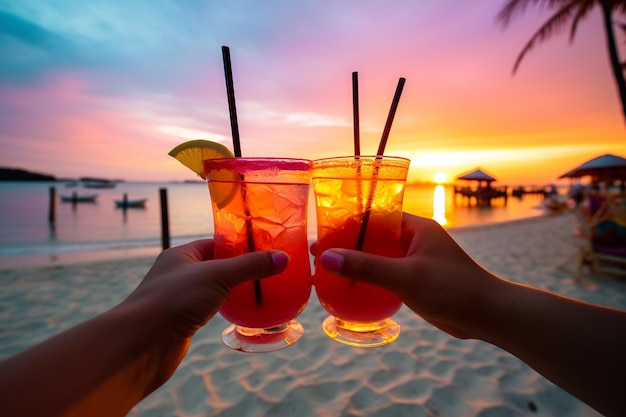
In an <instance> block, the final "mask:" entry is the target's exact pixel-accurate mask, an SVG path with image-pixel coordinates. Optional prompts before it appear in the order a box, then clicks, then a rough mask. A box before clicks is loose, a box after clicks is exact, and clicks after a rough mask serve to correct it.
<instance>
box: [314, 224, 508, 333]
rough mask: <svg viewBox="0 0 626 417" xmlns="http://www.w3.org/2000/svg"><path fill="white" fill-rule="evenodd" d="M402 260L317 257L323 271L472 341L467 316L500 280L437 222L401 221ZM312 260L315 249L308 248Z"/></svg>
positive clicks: (354, 254) (335, 252) (351, 253)
mask: <svg viewBox="0 0 626 417" xmlns="http://www.w3.org/2000/svg"><path fill="white" fill-rule="evenodd" d="M402 245H403V250H404V252H405V257H404V258H386V257H382V256H377V255H372V254H367V253H364V252H358V251H355V250H349V249H330V250H327V251H325V252H324V253H323V254H321V256H320V262H321V264H322V266H323V267H324V268H326V269H327V270H329V271H331V272H335V273H337V274H339V275H341V276H343V277H345V278H348V279H352V280H355V281H362V282H366V283H369V284H372V285H376V286H379V287H382V288H385V289H387V290H389V291H391V292H392V293H394V294H396V295H397V296H399V297H400V298H401V299H402V301H403V302H404V303H405V304H406V305H407V306H408V307H409V308H411V309H412V310H413V311H415V312H416V313H417V314H419V315H420V316H422V317H423V318H424V319H426V320H427V321H429V322H430V323H432V324H433V325H435V326H437V327H439V328H440V329H442V330H444V331H446V332H448V333H450V334H452V335H453V336H456V337H461V338H470V337H474V336H473V335H472V334H471V330H470V329H471V326H470V324H471V323H470V322H469V319H470V318H471V316H472V314H471V312H472V311H474V310H475V309H477V308H479V306H480V305H481V297H482V296H483V294H485V293H486V292H488V291H489V288H490V287H491V286H493V285H496V284H497V283H498V282H499V281H500V280H499V279H498V278H496V277H495V276H493V275H492V274H490V273H489V272H487V271H485V270H484V269H483V268H482V267H480V266H479V265H478V264H476V262H474V261H473V260H472V259H471V258H470V257H469V256H468V255H467V254H466V253H465V252H464V251H463V249H462V248H461V247H460V246H459V245H458V244H457V243H456V242H455V241H454V240H453V239H452V237H451V236H450V235H449V234H448V233H447V232H446V231H445V230H444V229H443V228H442V227H441V226H440V225H439V224H438V223H436V222H435V221H433V220H430V219H425V218H421V217H417V216H413V215H410V214H407V213H404V214H403V218H402ZM311 252H312V253H313V254H316V252H317V245H315V244H314V245H313V246H312V247H311Z"/></svg>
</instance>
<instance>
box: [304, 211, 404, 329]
mask: <svg viewBox="0 0 626 417" xmlns="http://www.w3.org/2000/svg"><path fill="white" fill-rule="evenodd" d="M400 215H401V213H399V212H398V213H397V215H395V214H392V215H390V214H388V213H386V214H385V215H384V216H376V215H375V214H372V216H371V217H370V219H369V223H368V225H367V232H366V235H365V240H364V243H363V251H364V252H367V253H373V254H377V255H383V256H387V257H392V258H400V257H402V256H403V255H404V254H403V253H402V247H401V243H400V236H399V234H398V233H394V232H392V231H391V230H392V228H391V226H390V224H392V223H393V222H397V221H398V219H397V216H400ZM390 222H391V223H390ZM360 228H361V222H360V217H358V218H357V219H354V218H351V219H349V220H347V221H346V222H345V223H344V224H343V225H342V227H341V228H339V229H337V230H333V229H329V228H324V229H320V235H321V236H320V237H319V252H318V254H320V255H321V254H322V252H324V251H325V250H326V249H329V248H347V249H354V248H355V247H356V242H357V239H358V235H359V230H360ZM395 229H398V228H395ZM314 281H315V291H316V293H317V297H318V299H319V300H320V303H321V304H322V306H323V307H324V309H326V311H328V312H329V313H330V314H331V315H333V316H335V317H338V318H340V319H342V320H346V321H354V322H374V321H379V320H383V319H386V318H389V317H391V316H392V315H393V314H394V313H396V312H397V311H398V310H399V309H400V306H401V305H402V301H401V300H400V299H399V298H398V297H396V296H395V295H394V294H392V293H390V292H389V291H386V290H384V289H382V288H379V287H375V286H373V285H369V284H363V283H360V282H356V281H352V280H348V279H345V278H342V277H339V276H337V275H335V274H332V273H329V272H327V271H326V270H325V269H324V268H323V267H322V266H321V265H320V263H319V259H318V258H316V259H315V279H314Z"/></svg>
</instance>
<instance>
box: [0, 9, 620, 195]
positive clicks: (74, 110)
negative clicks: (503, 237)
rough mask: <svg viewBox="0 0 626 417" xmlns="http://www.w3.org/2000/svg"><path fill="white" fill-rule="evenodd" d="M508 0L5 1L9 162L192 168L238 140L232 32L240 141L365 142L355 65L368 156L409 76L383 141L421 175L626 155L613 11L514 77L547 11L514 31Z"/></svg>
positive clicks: (0, 21)
mask: <svg viewBox="0 0 626 417" xmlns="http://www.w3.org/2000/svg"><path fill="white" fill-rule="evenodd" d="M504 4H505V0H475V1H471V2H464V1H453V0H420V1H397V2H382V1H374V0H359V1H356V0H355V1H352V0H351V1H327V0H320V1H315V2H295V1H288V0H268V1H255V0H229V1H223V2H218V1H208V0H204V1H202V0H189V1H178V0H169V1H165V0H137V1H126V0H125V1H121V0H90V1H79V0H75V1H70V0H65V1H61V0H59V1H45V2H44V1H40V0H20V1H0V51H1V52H0V166H5V167H7V166H8V167H16V168H23V169H28V170H33V171H38V172H44V173H49V174H52V175H55V176H57V177H79V176H87V175H91V176H100V177H108V178H122V179H126V180H128V181H136V180H137V181H170V180H185V179H193V178H194V174H192V173H191V172H190V171H188V170H187V169H186V168H184V167H183V166H182V165H180V164H179V163H178V162H177V161H175V160H174V159H172V158H171V157H169V156H167V152H168V151H169V150H170V149H171V148H173V147H174V146H175V145H177V144H178V143H180V142H183V141H185V140H189V139H198V138H203V139H210V140H216V141H219V142H222V143H224V144H225V145H227V146H228V147H230V148H231V149H232V144H231V138H230V125H229V116H228V104H227V99H226V89H225V83H224V71H223V64H222V54H221V46H222V45H228V46H229V47H230V49H231V56H232V62H233V73H234V82H235V92H236V98H237V106H238V118H239V128H240V132H241V140H242V151H243V154H244V156H284V157H305V158H310V159H315V158H322V157H329V156H339V155H348V154H351V153H352V152H353V145H352V131H353V130H352V129H353V127H352V103H351V100H352V91H351V73H352V72H353V71H358V72H359V83H360V107H361V114H360V118H361V135H362V145H361V148H362V149H361V152H362V153H363V154H367V153H370V154H371V153H375V151H376V149H377V147H378V141H379V139H380V136H381V133H382V130H383V127H384V123H385V119H386V117H387V112H388V110H389V106H390V103H391V99H392V97H393V93H394V90H395V88H396V84H397V82H398V78H399V77H405V78H406V79H407V81H406V85H405V88H404V92H403V95H402V99H401V101H400V106H399V108H398V112H397V114H396V118H395V121H394V125H393V128H392V130H391V135H390V137H389V143H388V145H387V149H386V154H389V155H398V156H405V157H408V158H410V159H411V161H412V164H411V170H410V178H411V179H412V180H424V181H432V180H433V178H434V176H435V174H437V173H441V174H445V175H447V177H448V179H449V180H452V179H454V178H455V177H456V176H457V175H459V174H462V173H464V172H466V171H470V170H472V169H474V168H475V167H478V166H480V167H482V168H484V169H485V170H487V171H488V172H490V173H491V174H493V175H494V176H495V177H497V179H498V183H499V184H512V185H514V184H529V185H530V184H547V183H551V182H555V181H556V178H557V177H558V176H559V175H560V174H562V173H564V172H566V171H568V170H569V169H570V168H573V167H574V166H576V165H578V164H579V163H582V162H584V161H586V160H587V159H590V158H592V157H594V156H597V155H600V154H604V153H615V154H618V155H622V156H626V129H625V122H624V118H623V116H622V113H621V107H620V102H619V97H618V94H617V90H616V88H615V83H614V81H613V78H612V74H611V71H610V66H609V58H608V54H607V51H606V47H605V39H604V30H603V27H602V23H601V15H600V13H599V12H598V11H596V12H595V13H593V14H592V15H591V16H589V17H588V18H587V19H586V20H585V21H584V22H583V24H581V25H580V27H579V30H578V33H577V36H576V38H575V40H574V42H573V43H572V44H570V43H569V41H568V33H567V32H564V33H561V34H559V35H558V36H556V37H554V38H553V39H551V40H550V41H548V42H547V43H544V44H542V45H540V46H538V47H537V48H535V49H533V50H532V51H531V52H530V54H529V55H527V57H526V58H525V60H524V61H523V62H522V65H521V67H520V69H519V71H518V73H517V74H515V76H513V75H512V72H511V71H512V67H513V64H514V62H515V59H516V57H517V54H518V53H519V51H520V50H521V48H522V47H523V46H524V44H525V43H526V41H527V40H528V39H529V38H530V37H531V36H532V34H533V33H534V32H535V30H536V29H538V28H539V26H540V25H541V24H542V23H543V22H544V21H545V20H546V18H547V17H548V16H549V12H546V11H542V10H539V9H535V8H530V9H529V10H527V11H526V13H525V14H523V15H520V16H518V17H517V18H516V19H515V20H514V21H513V22H512V24H511V25H510V26H509V27H508V28H506V29H504V28H503V27H502V26H501V25H500V24H499V23H498V22H497V21H496V16H497V14H498V12H499V11H500V9H501V8H502V6H503V5H504ZM623 20H625V21H626V17H625V18H624V19H623ZM617 35H618V42H619V43H620V46H626V43H625V40H624V38H623V36H622V33H621V32H619V33H617ZM622 56H623V57H624V58H626V53H624V50H622Z"/></svg>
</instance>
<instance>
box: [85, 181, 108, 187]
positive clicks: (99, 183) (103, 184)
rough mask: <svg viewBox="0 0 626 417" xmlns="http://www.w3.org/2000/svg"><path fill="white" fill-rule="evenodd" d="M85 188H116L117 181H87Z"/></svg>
mask: <svg viewBox="0 0 626 417" xmlns="http://www.w3.org/2000/svg"><path fill="white" fill-rule="evenodd" d="M83 185H84V187H85V188H115V182H113V181H105V180H102V181H87V182H85V183H84V184H83Z"/></svg>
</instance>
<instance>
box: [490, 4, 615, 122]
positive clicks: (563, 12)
mask: <svg viewBox="0 0 626 417" xmlns="http://www.w3.org/2000/svg"><path fill="white" fill-rule="evenodd" d="M532 4H535V5H538V6H540V7H544V8H546V9H554V10H556V13H555V14H553V15H552V16H551V17H550V18H549V19H548V20H547V21H546V22H545V23H544V24H543V25H542V26H541V27H540V28H539V30H537V31H536V32H535V34H534V35H533V36H532V37H531V38H530V40H529V41H528V42H527V43H526V45H525V46H524V48H522V51H521V52H520V54H519V55H518V56H517V59H516V61H515V65H514V66H513V74H515V72H517V70H518V68H519V66H520V63H521V62H522V59H524V56H526V54H527V53H528V52H529V51H530V50H531V49H532V48H533V47H534V46H536V45H538V44H540V43H542V42H544V41H546V40H548V39H549V38H550V37H551V36H554V35H556V34H558V33H559V32H560V31H561V30H563V29H564V28H565V27H566V26H567V25H570V36H569V38H570V42H573V40H574V37H575V36H576V29H577V28H578V24H579V23H580V21H581V20H582V19H584V18H585V17H587V16H588V15H589V14H590V13H591V12H592V11H593V10H594V9H595V8H597V7H600V9H601V11H602V19H603V25H604V31H605V35H606V46H607V49H608V53H609V58H610V62H611V69H612V71H613V78H614V79H615V84H616V86H617V90H618V92H619V96H620V99H621V102H622V113H623V116H624V120H625V121H626V81H625V80H624V69H625V68H626V61H625V62H620V57H619V53H618V50H617V43H616V41H615V32H614V30H613V25H614V24H616V25H618V26H619V27H620V28H621V29H622V30H624V31H626V25H624V24H623V23H622V24H620V23H614V22H613V18H612V16H613V14H614V13H615V14H621V15H626V0H509V1H508V2H507V3H506V5H505V6H504V7H503V8H502V10H500V12H499V13H498V16H497V20H498V21H499V22H500V23H502V25H503V26H504V27H507V26H508V25H509V23H510V22H511V20H512V19H513V17H514V16H515V15H516V14H520V13H523V12H524V11H525V10H526V8H527V7H528V6H530V5H532Z"/></svg>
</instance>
